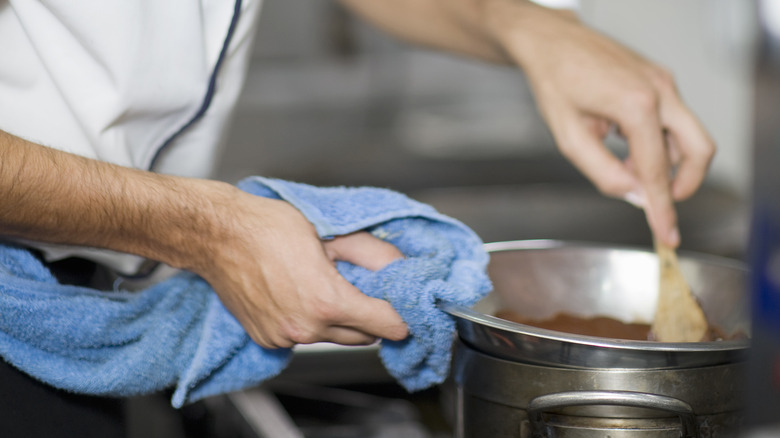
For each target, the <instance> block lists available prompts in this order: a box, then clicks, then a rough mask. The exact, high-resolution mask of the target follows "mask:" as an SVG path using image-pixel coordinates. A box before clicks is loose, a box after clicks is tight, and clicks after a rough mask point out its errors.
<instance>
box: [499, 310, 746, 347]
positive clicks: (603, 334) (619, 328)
mask: <svg viewBox="0 0 780 438" xmlns="http://www.w3.org/2000/svg"><path fill="white" fill-rule="evenodd" d="M495 316H496V317H498V318H501V319H505V320H507V321H511V322H516V323H519V324H525V325H529V326H532V327H537V328H541V329H547V330H554V331H558V332H564V333H572V334H576V335H585V336H596V337H599V338H612V339H625V340H629V341H652V340H654V339H653V334H652V331H651V330H650V324H642V323H625V322H622V321H619V320H617V319H614V318H609V317H606V316H596V317H590V318H585V317H580V316H575V315H570V314H567V313H558V314H556V315H554V316H553V317H552V318H547V319H542V320H534V319H530V318H526V317H523V316H521V315H519V314H517V313H515V312H512V311H509V310H499V311H498V312H496V313H495ZM744 338H746V336H745V334H744V333H741V332H740V333H736V334H735V335H733V336H727V335H726V334H725V333H724V332H723V330H720V329H719V328H718V327H710V329H709V331H708V333H707V335H706V337H705V339H702V342H707V341H721V340H734V339H744Z"/></svg>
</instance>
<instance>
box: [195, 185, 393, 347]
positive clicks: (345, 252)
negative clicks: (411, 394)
mask: <svg viewBox="0 0 780 438" xmlns="http://www.w3.org/2000/svg"><path fill="white" fill-rule="evenodd" d="M218 205H219V207H218V208H219V209H220V210H221V213H218V215H220V216H221V217H222V219H221V221H222V222H223V223H224V224H225V229H224V230H223V231H221V233H222V237H220V238H218V239H215V240H212V242H213V243H212V244H213V245H214V246H213V248H212V251H210V252H209V253H208V257H207V258H206V259H204V260H203V263H202V264H201V265H200V266H199V267H198V268H196V269H195V271H196V272H198V273H199V274H201V275H202V276H203V277H204V278H205V279H206V280H207V281H209V283H210V284H211V285H212V287H214V289H215V290H216V291H217V293H218V295H219V296H220V299H221V300H222V302H223V303H224V304H225V306H226V307H227V308H228V309H229V310H230V311H231V313H232V314H233V315H234V316H235V317H236V318H237V319H238V320H239V322H241V324H242V325H243V326H244V328H245V329H246V330H247V333H249V335H250V336H251V337H252V339H253V340H254V341H255V342H257V343H258V344H259V345H261V346H263V347H267V348H280V347H281V348H286V347H292V346H293V345H295V344H308V343H313V342H320V341H329V342H335V343H338V344H347V345H361V344H370V343H372V342H374V341H375V340H376V338H378V337H381V338H387V339H393V340H400V339H403V338H404V337H406V336H407V328H406V325H405V324H404V322H403V321H402V320H401V317H400V316H399V315H398V314H397V313H396V312H395V310H394V309H393V308H392V306H391V305H390V304H389V303H388V302H386V301H384V300H380V299H376V298H371V297H368V296H367V295H365V294H363V293H362V292H360V291H359V290H358V289H357V288H355V287H354V286H353V285H351V284H350V283H349V282H347V281H346V280H345V279H344V278H343V277H342V276H341V275H340V274H339V273H338V271H337V270H336V268H335V260H345V261H349V262H351V263H354V264H357V265H361V266H363V267H365V268H368V269H371V270H377V269H381V268H382V267H384V266H385V265H387V264H388V263H390V262H392V261H393V260H396V259H398V258H401V257H402V255H401V253H400V252H399V251H398V249H396V248H395V247H394V246H393V245H391V244H389V243H387V242H384V241H382V240H380V239H377V238H375V237H374V236H371V235H370V234H368V233H356V234H352V235H348V236H343V237H339V238H336V239H333V240H331V241H327V242H324V243H323V242H322V241H321V240H320V239H319V237H318V236H317V234H316V232H315V230H314V227H313V226H312V225H311V224H310V223H309V222H308V221H307V220H306V219H305V218H304V217H303V215H302V214H301V213H300V212H299V211H298V210H296V209H295V208H294V207H292V206H291V205H290V204H288V203H286V202H283V201H278V200H272V199H265V198H258V197H256V196H252V195H249V194H245V193H243V192H239V191H238V190H237V189H236V190H235V191H234V192H233V193H232V194H231V195H230V196H228V197H224V198H222V200H220V201H219V202H218Z"/></svg>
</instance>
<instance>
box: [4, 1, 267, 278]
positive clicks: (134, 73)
mask: <svg viewBox="0 0 780 438" xmlns="http://www.w3.org/2000/svg"><path fill="white" fill-rule="evenodd" d="M261 2H262V0H78V1H70V0H0V129H2V130H4V131H6V132H9V133H11V134H14V135H16V136H19V137H22V138H25V139H27V140H31V141H33V142H36V143H40V144H43V145H46V146H49V147H52V148H56V149H60V150H64V151H68V152H72V153H75V154H78V155H82V156H85V157H89V158H95V159H99V160H103V161H108V162H112V163H116V164H119V165H122V166H128V167H135V168H141V169H149V170H154V171H158V172H163V173H169V174H175V175H182V176H190V177H210V176H212V172H213V168H214V163H215V158H216V154H217V153H218V151H219V149H220V147H221V146H222V144H223V142H224V139H225V133H226V132H225V131H226V129H227V123H228V120H229V118H230V115H231V111H232V108H233V107H234V106H235V103H236V100H237V99H238V96H239V93H240V90H241V87H242V85H243V82H244V77H245V76H246V70H247V67H248V64H249V58H250V54H251V42H252V33H253V29H254V28H255V25H256V22H257V19H258V16H259V11H260V6H261ZM35 246H37V247H38V248H40V249H41V250H42V251H43V252H44V254H45V256H46V257H47V258H48V259H50V260H53V259H58V258H64V257H67V256H72V255H79V256H83V257H86V258H90V259H93V260H96V261H99V262H102V263H104V264H107V265H110V266H112V267H114V268H115V269H117V270H118V271H120V272H125V273H130V272H133V271H135V270H136V269H137V268H138V266H139V265H140V263H141V262H142V261H143V260H142V259H140V258H139V257H135V256H130V255H123V254H118V253H115V252H111V251H99V250H94V249H80V248H73V247H65V246H54V245H41V244H35Z"/></svg>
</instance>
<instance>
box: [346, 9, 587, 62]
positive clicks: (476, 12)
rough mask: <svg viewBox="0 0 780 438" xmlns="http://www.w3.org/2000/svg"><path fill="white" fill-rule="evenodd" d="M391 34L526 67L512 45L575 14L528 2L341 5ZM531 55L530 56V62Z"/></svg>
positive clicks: (485, 59)
mask: <svg viewBox="0 0 780 438" xmlns="http://www.w3.org/2000/svg"><path fill="white" fill-rule="evenodd" d="M340 1H341V3H343V4H344V5H345V6H347V7H349V8H350V9H351V10H353V11H354V12H356V13H358V14H359V15H361V16H363V17H364V18H366V19H367V20H368V21H370V22H372V23H374V24H375V25H377V26H378V27H380V28H382V29H384V30H385V31H387V32H389V33H391V34H393V35H395V36H397V37H399V38H402V39H404V40H407V41H409V42H412V43H415V44H419V45H423V46H428V47H432V48H435V49H439V50H444V51H448V52H451V53H457V54H460V55H465V56H469V57H473V58H478V59H482V60H484V61H488V62H493V63H499V64H510V63H511V64H514V63H519V64H523V63H524V60H523V59H518V53H517V51H516V50H515V51H513V52H512V53H509V52H507V50H505V48H506V46H507V39H510V38H512V39H518V38H519V39H521V40H527V41H528V42H529V48H528V49H529V52H530V51H532V45H533V43H532V41H533V39H534V38H535V37H537V36H538V37H544V33H545V23H546V22H547V21H548V20H555V21H557V20H561V19H563V20H575V17H574V15H573V14H570V13H568V12H566V11H557V10H552V9H548V8H544V7H541V6H539V5H536V4H534V3H531V2H530V1H528V0H396V1H387V0H340ZM530 56H531V54H530V53H529V56H528V57H530Z"/></svg>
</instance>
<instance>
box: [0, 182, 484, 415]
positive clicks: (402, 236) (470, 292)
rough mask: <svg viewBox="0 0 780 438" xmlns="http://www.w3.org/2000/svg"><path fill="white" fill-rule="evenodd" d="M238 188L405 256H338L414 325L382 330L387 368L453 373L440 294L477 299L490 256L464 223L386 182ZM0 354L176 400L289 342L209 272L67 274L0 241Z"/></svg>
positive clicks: (410, 374)
mask: <svg viewBox="0 0 780 438" xmlns="http://www.w3.org/2000/svg"><path fill="white" fill-rule="evenodd" d="M239 187H240V188H241V189H242V190H244V191H247V192H249V193H252V194H255V195H258V196H265V197H272V198H277V199H283V200H286V201H288V202H290V203H291V204H292V205H293V206H295V207H296V208H298V209H299V210H300V211H301V212H302V213H303V214H304V216H306V218H307V219H308V220H309V221H310V222H312V224H314V226H315V228H316V229H317V232H318V233H319V235H320V236H321V237H322V238H330V237H333V236H338V235H342V234H348V233H351V232H354V231H358V230H364V229H365V230H368V231H370V232H372V233H373V234H374V235H375V236H378V237H380V238H382V239H385V240H387V241H388V242H391V243H393V244H394V245H396V246H397V247H398V248H399V249H400V250H401V252H402V253H404V255H405V256H406V258H405V259H403V260H397V261H395V262H393V263H391V264H390V265H388V266H387V267H385V268H383V269H382V270H380V271H377V272H372V271H369V270H366V269H364V268H361V267H359V266H355V265H352V264H350V263H346V262H339V263H338V269H339V271H340V272H341V274H342V275H343V276H344V277H345V278H346V279H347V280H349V281H350V282H351V283H353V284H354V285H355V286H357V287H358V288H359V289H360V290H362V291H363V292H364V293H366V294H368V295H371V296H373V297H378V298H383V299H385V300H388V301H389V302H390V303H391V304H392V305H393V307H394V308H395V309H396V310H397V311H398V312H399V314H400V315H401V317H402V318H403V319H404V321H406V322H407V324H408V325H409V330H410V333H411V335H410V336H409V337H408V338H407V339H405V340H403V341H399V342H393V341H387V340H383V341H382V345H381V348H380V356H381V358H382V361H383V363H384V364H385V366H386V368H387V369H388V371H389V372H390V374H391V375H393V376H394V377H395V378H396V379H398V381H399V383H401V384H402V385H403V386H404V387H406V388H407V389H408V390H410V391H414V390H419V389H423V388H426V387H429V386H431V385H434V384H437V383H441V382H442V381H443V380H444V378H445V377H446V376H447V373H448V369H449V359H450V345H451V341H452V335H453V332H454V322H453V320H452V319H451V318H450V317H449V316H448V315H446V314H444V313H443V312H441V311H440V310H438V309H437V307H436V303H437V302H439V301H451V302H455V303H460V304H464V305H471V304H473V303H474V302H476V301H477V300H478V299H479V298H481V297H483V296H484V295H485V294H486V293H487V292H488V291H489V290H490V282H489V280H488V278H487V275H486V273H485V268H486V265H487V261H488V256H487V254H486V253H485V252H484V250H483V249H482V243H481V241H480V240H479V238H478V237H477V236H476V235H475V234H474V233H473V231H471V230H470V229H469V228H468V227H466V226H465V225H463V224H462V223H460V222H458V221H457V220H454V219H452V218H449V217H446V216H444V215H442V214H439V213H438V212H436V211H435V210H434V209H433V208H431V207H430V206H427V205H425V204H421V203H419V202H416V201H414V200H411V199H409V198H407V197H406V196H404V195H402V194H400V193H397V192H393V191H390V190H385V189H378V188H368V187H366V188H346V187H331V188H319V187H313V186H309V185H305V184H299V183H293V182H287V181H281V180H274V179H268V178H261V177H252V178H248V179H246V180H244V181H242V182H241V183H239ZM0 355H2V356H3V357H4V358H5V360H6V361H7V362H9V363H11V364H13V365H14V366H16V367H17V368H19V369H21V370H23V371H24V372H26V373H28V374H30V375H32V376H34V377H36V378H38V379H40V380H42V381H44V382H47V383H49V384H51V385H53V386H55V387H59V388H62V389H65V390H68V391H74V392H78V393H85V394H95V395H108V396H132V395H138V394H144V393H150V392H154V391H158V390H161V389H164V388H169V387H175V391H174V394H173V398H172V400H171V402H172V404H173V406H175V407H179V406H182V405H183V404H185V403H187V402H191V401H195V400H198V399H201V398H203V397H207V396H210V395H215V394H220V393H225V392H230V391H235V390H239V389H243V388H247V387H250V386H254V385H257V384H259V383H260V382H262V381H264V380H266V379H268V378H271V377H273V376H275V375H276V374H278V373H279V372H280V371H281V370H282V369H283V368H284V367H285V366H286V364H287V363H288V361H289V358H290V355H291V350H289V349H279V350H269V349H264V348H262V347H260V346H258V345H257V344H255V343H254V342H252V340H251V339H250V338H249V336H248V335H247V334H246V332H245V331H244V330H243V328H242V327H241V325H240V324H238V322H237V321H236V320H235V319H234V318H233V317H232V315H230V313H228V312H227V310H226V309H225V308H224V307H223V306H222V304H221V303H220V301H219V299H218V298H217V296H216V294H215V293H214V291H213V290H212V289H211V288H210V287H209V285H208V284H207V283H206V282H205V281H203V280H202V279H201V278H199V277H197V276H195V275H193V274H191V273H187V272H183V273H180V274H178V275H176V276H174V277H172V278H169V279H167V280H165V281H163V282H161V283H158V284H156V285H154V286H152V287H149V288H148V289H145V290H143V291H137V292H127V291H121V290H115V291H98V290H95V289H89V288H83V287H76V286H66V285H61V284H59V283H58V282H57V281H56V279H54V278H53V277H52V275H51V274H50V273H49V272H48V270H47V269H46V268H45V267H44V266H43V265H42V264H41V263H40V262H39V261H38V259H36V258H35V257H34V256H33V255H32V254H31V253H30V252H28V251H27V250H24V249H21V248H18V247H14V246H10V245H0Z"/></svg>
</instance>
